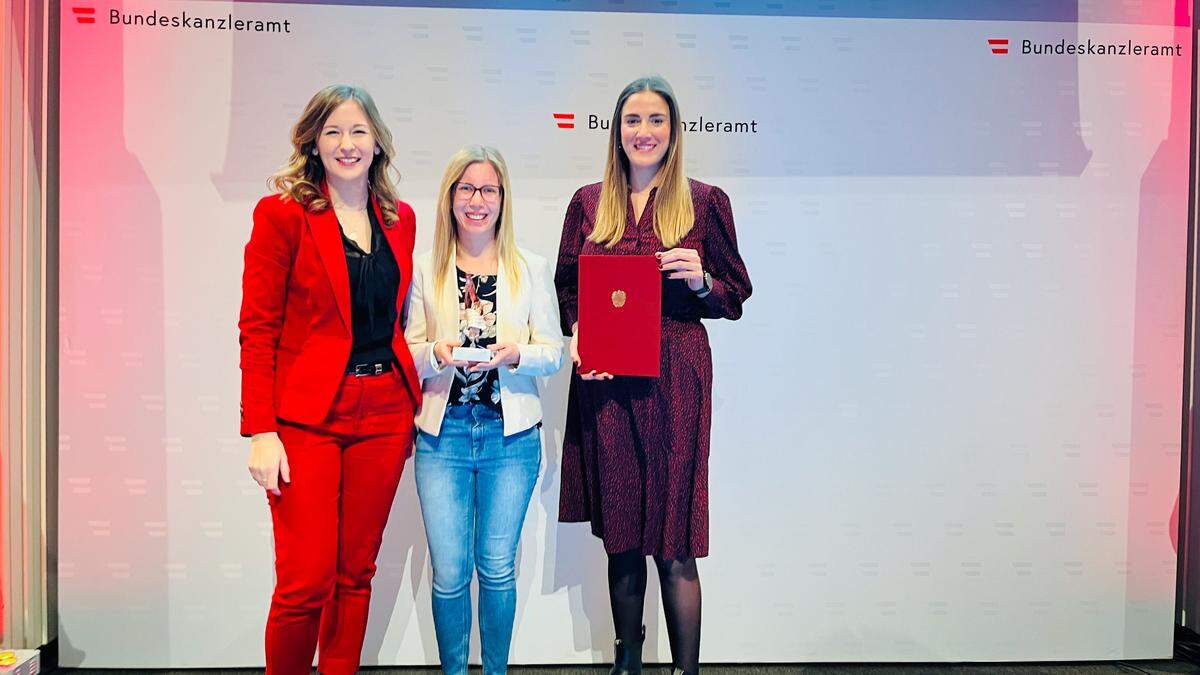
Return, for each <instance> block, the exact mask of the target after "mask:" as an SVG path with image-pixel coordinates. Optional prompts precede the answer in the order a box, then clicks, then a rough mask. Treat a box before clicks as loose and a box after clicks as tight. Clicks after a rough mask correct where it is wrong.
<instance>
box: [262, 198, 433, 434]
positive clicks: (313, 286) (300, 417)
mask: <svg viewBox="0 0 1200 675" xmlns="http://www.w3.org/2000/svg"><path fill="white" fill-rule="evenodd" d="M371 208H374V209H375V215H376V216H377V217H378V218H379V222H381V223H384V227H383V234H384V236H385V237H386V238H387V242H388V245H389V246H391V247H392V253H393V254H394V255H395V257H396V263H397V264H398V265H399V267H400V287H399V289H398V291H397V293H396V317H397V318H396V325H395V326H394V327H393V329H392V330H393V337H392V351H393V352H395V354H396V362H397V363H398V364H399V365H400V375H401V379H402V380H403V381H404V385H405V386H406V387H407V389H408V393H409V395H410V396H411V397H412V401H413V409H414V410H416V409H417V408H418V407H420V404H421V381H420V380H419V379H418V378H417V371H416V368H415V367H414V366H413V360H412V354H411V352H409V350H408V344H407V343H406V342H405V340H404V329H403V326H402V324H401V321H402V316H403V309H404V299H405V296H406V295H407V294H408V286H409V283H410V282H411V281H412V251H413V241H414V238H415V236H416V216H415V215H414V214H413V210H412V207H410V206H409V205H408V204H405V203H404V202H400V201H398V202H396V212H397V213H398V214H399V216H400V219H399V220H398V221H397V222H395V223H394V224H392V225H391V226H388V225H387V224H386V221H384V220H383V214H382V213H380V210H379V205H378V204H377V203H375V199H374V197H372V198H371ZM341 232H342V231H341V225H340V224H339V223H338V220H337V216H336V215H334V212H333V209H332V208H328V209H326V210H324V211H322V212H321V213H311V212H309V211H308V209H306V208H304V207H303V206H301V205H300V204H298V203H297V202H296V201H294V200H292V199H286V200H285V199H283V197H282V196H281V195H270V196H267V197H263V198H262V199H260V200H259V202H258V206H256V207H255V208H254V229H253V230H252V231H251V233H250V242H249V243H248V244H246V268H245V273H244V275H243V276H242V311H241V318H240V320H239V321H238V329H239V330H240V331H241V335H240V342H241V345H242V357H241V366H242V424H241V433H242V435H243V436H249V435H251V434H256V433H260V432H264V431H276V430H277V428H278V423H277V421H276V420H277V419H279V418H282V419H285V420H288V421H289V422H296V423H299V424H317V423H319V422H321V421H323V420H324V419H325V416H326V415H327V414H328V412H329V407H330V405H331V404H332V403H333V397H334V395H335V394H336V393H337V389H338V385H339V384H340V383H341V381H342V378H343V377H344V376H345V375H344V374H345V371H346V363H347V361H348V360H349V358H350V347H351V343H352V341H353V337H352V334H351V324H350V275H349V272H348V270H347V268H346V254H345V251H344V249H343V248H342V234H341Z"/></svg>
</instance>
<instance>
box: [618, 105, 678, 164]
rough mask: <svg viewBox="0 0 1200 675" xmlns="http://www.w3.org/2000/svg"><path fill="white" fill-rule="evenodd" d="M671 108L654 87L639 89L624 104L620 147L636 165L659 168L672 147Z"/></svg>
mask: <svg viewBox="0 0 1200 675" xmlns="http://www.w3.org/2000/svg"><path fill="white" fill-rule="evenodd" d="M673 124H674V120H672V119H671V109H670V107H669V106H668V105H667V101H666V99H664V98H663V97H662V96H660V95H659V94H657V93H655V92H653V91H639V92H638V93H636V94H633V95H632V96H630V97H629V98H627V99H625V105H623V106H621V148H622V149H623V150H624V151H625V156H626V157H627V158H629V166H630V168H631V169H633V168H642V169H654V170H657V169H658V167H659V166H660V165H661V164H662V161H663V158H664V157H666V156H667V150H668V149H669V148H670V147H671V128H672V125H673Z"/></svg>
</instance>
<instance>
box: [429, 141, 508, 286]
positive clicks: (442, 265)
mask: <svg viewBox="0 0 1200 675" xmlns="http://www.w3.org/2000/svg"><path fill="white" fill-rule="evenodd" d="M477 162H486V163H488V164H491V165H492V168H493V169H495V170H496V176H497V177H498V178H499V179H500V216H499V217H498V218H497V219H496V249H497V253H498V257H499V258H500V265H501V266H503V267H504V274H505V276H506V277H507V280H508V284H509V288H511V289H512V292H513V293H514V294H515V293H516V291H517V289H518V288H520V285H521V265H522V264H523V263H524V259H523V258H522V256H521V251H520V250H518V249H517V238H516V235H515V234H513V209H512V202H511V201H510V200H511V195H512V190H511V189H510V186H509V182H508V165H507V164H505V163H504V157H503V156H502V155H501V154H500V151H499V150H497V149H495V148H493V147H489V146H486V145H468V146H466V147H465V148H463V149H462V150H459V151H458V152H456V153H454V156H452V157H451V158H450V162H449V164H447V165H446V172H445V173H444V174H443V175H442V186H441V188H440V190H441V191H440V192H438V201H437V225H436V228H437V229H436V230H434V233H433V272H434V275H433V278H434V281H433V289H434V293H436V295H435V296H434V297H437V298H441V297H442V293H443V291H444V290H445V287H446V279H447V278H453V276H454V259H455V252H456V250H457V247H458V223H457V221H455V219H454V184H455V183H457V182H458V180H459V179H460V178H462V175H463V174H464V173H466V171H467V167H469V166H471V165H472V164H475V163H477Z"/></svg>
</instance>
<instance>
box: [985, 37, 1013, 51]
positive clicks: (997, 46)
mask: <svg viewBox="0 0 1200 675" xmlns="http://www.w3.org/2000/svg"><path fill="white" fill-rule="evenodd" d="M988 46H989V47H991V48H992V53H993V54H1007V53H1008V38H988Z"/></svg>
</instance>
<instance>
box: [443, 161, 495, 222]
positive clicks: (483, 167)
mask: <svg viewBox="0 0 1200 675" xmlns="http://www.w3.org/2000/svg"><path fill="white" fill-rule="evenodd" d="M451 190H453V193H452V195H453V196H452V199H453V201H452V202H451V204H452V205H451V208H452V209H453V211H454V222H455V224H456V225H457V227H458V236H460V237H463V236H474V235H478V234H483V233H485V232H486V233H489V234H491V235H492V236H495V228H496V221H497V219H498V218H499V217H500V211H501V210H502V209H503V207H504V194H503V192H502V190H501V188H500V176H499V175H497V174H496V169H495V167H493V166H492V165H491V163H489V162H475V163H473V164H471V165H469V166H467V170H466V171H463V173H462V176H459V178H458V181H457V182H456V183H454V185H453V186H452V187H451Z"/></svg>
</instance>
